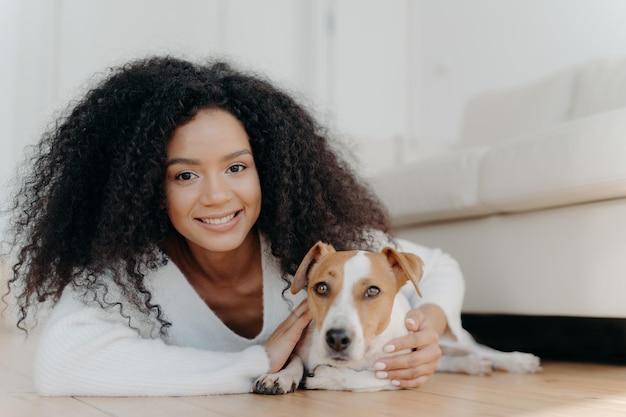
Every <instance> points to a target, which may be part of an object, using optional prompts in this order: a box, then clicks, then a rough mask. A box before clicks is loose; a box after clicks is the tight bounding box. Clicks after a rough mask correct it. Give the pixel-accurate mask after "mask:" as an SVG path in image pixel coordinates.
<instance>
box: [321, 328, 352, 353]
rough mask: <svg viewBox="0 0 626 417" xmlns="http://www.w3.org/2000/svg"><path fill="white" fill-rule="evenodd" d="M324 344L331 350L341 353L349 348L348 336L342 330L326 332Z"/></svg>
mask: <svg viewBox="0 0 626 417" xmlns="http://www.w3.org/2000/svg"><path fill="white" fill-rule="evenodd" d="M326 344H327V345H328V346H329V347H330V348H331V349H332V350H334V351H337V352H341V351H342V350H345V349H346V348H347V347H348V346H350V336H348V334H347V333H346V331H345V330H343V329H330V330H329V331H327V332H326Z"/></svg>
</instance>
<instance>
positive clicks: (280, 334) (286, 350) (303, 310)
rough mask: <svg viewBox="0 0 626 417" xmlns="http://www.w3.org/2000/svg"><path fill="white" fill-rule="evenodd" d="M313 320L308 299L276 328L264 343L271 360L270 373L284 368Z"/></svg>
mask: <svg viewBox="0 0 626 417" xmlns="http://www.w3.org/2000/svg"><path fill="white" fill-rule="evenodd" d="M310 321H311V313H310V312H309V306H308V305H307V303H306V300H304V301H302V302H301V303H300V305H299V306H298V307H296V308H295V309H294V310H293V311H292V312H291V314H289V316H288V317H287V318H286V319H285V321H283V322H282V323H281V324H280V325H279V326H278V327H277V328H276V330H274V333H272V335H271V336H270V337H269V338H268V339H267V341H266V342H265V343H263V347H265V351H266V352H267V356H268V357H269V360H270V370H269V372H268V373H274V372H278V371H280V370H281V369H282V367H283V366H284V365H285V362H287V359H289V355H291V352H293V349H294V347H295V346H296V343H298V340H300V336H302V331H303V330H304V329H305V328H306V326H307V325H308V324H309V322H310Z"/></svg>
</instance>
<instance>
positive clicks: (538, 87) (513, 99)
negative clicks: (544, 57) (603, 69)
mask: <svg viewBox="0 0 626 417" xmlns="http://www.w3.org/2000/svg"><path fill="white" fill-rule="evenodd" d="M573 83H574V71H573V70H567V71H561V72H559V73H557V74H554V75H552V76H550V77H547V78H544V79H542V80H540V81H537V82H535V83H532V84H530V85H524V86H520V87H517V88H514V89H509V90H506V91H501V92H495V93H488V94H483V95H479V96H477V97H475V98H473V99H470V101H469V102H468V104H467V108H466V110H465V114H464V119H463V126H462V128H461V138H460V143H462V144H466V145H475V144H482V145H495V144H498V143H502V142H504V141H506V140H509V139H512V138H515V137H516V136H517V135H519V134H523V133H527V132H530V131H533V130H537V129H541V128H543V127H545V126H549V125H553V124H556V123H560V122H563V121H565V120H567V118H568V116H569V111H570V103H571V97H572V89H573Z"/></svg>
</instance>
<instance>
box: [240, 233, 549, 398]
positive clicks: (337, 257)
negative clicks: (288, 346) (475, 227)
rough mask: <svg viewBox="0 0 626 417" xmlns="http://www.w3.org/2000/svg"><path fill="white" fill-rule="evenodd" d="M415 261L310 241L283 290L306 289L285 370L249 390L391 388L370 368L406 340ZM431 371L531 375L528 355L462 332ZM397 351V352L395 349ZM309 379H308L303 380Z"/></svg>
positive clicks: (418, 264)
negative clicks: (299, 330)
mask: <svg viewBox="0 0 626 417" xmlns="http://www.w3.org/2000/svg"><path fill="white" fill-rule="evenodd" d="M421 277H422V260H421V259H420V258H419V257H418V256H417V255H415V254H413V253H407V252H398V251H396V250H395V249H393V248H391V247H385V248H384V249H383V250H382V251H381V252H380V253H373V252H365V251H339V252H337V251H335V249H334V248H333V247H332V246H330V245H327V244H324V243H322V242H318V243H316V244H315V245H314V246H313V247H312V248H311V249H310V250H309V252H308V253H307V255H306V256H305V257H304V260H303V261H302V263H301V264H300V266H299V267H298V270H297V271H296V273H295V274H294V278H293V281H292V284H291V292H292V293H293V294H296V293H297V292H299V291H300V290H302V289H303V288H305V287H306V289H307V300H308V301H307V302H308V304H309V310H310V311H311V315H312V317H313V320H312V322H311V324H310V325H309V326H308V328H307V330H306V331H305V333H304V335H303V337H302V338H301V340H300V342H299V343H298V345H297V346H296V349H295V352H294V354H293V355H292V357H291V358H290V361H289V363H288V364H287V366H286V367H285V368H283V369H282V370H280V371H279V372H276V373H273V374H266V375H263V376H261V377H259V378H258V379H257V380H256V381H255V382H254V383H253V386H252V391H253V392H256V393H263V394H282V393H287V392H291V391H294V390H295V389H296V388H297V387H298V386H299V385H302V386H304V387H305V388H307V389H329V390H348V391H380V390H389V389H396V387H395V386H394V385H392V384H391V383H390V381H388V380H385V379H379V378H376V377H375V373H374V370H373V367H374V363H375V362H376V361H377V360H378V359H379V358H380V357H382V356H385V355H390V354H389V353H385V352H384V351H383V346H385V344H387V343H388V342H389V341H390V340H392V339H394V338H397V337H400V336H403V335H406V334H407V333H408V330H407V328H406V325H405V322H404V319H405V316H406V314H407V312H408V311H409V310H410V309H411V306H410V305H409V302H408V300H407V299H406V297H405V296H404V295H403V294H402V293H401V292H400V289H401V288H402V287H403V286H404V285H405V284H406V283H407V282H409V281H410V282H411V283H412V284H413V285H414V287H415V290H416V291H417V292H418V294H419V295H420V296H421V293H420V289H419V281H420V279H421ZM442 350H443V352H444V356H443V357H442V358H441V360H440V362H439V368H438V370H439V371H446V372H464V373H470V374H486V373H489V372H491V370H492V367H495V368H502V369H506V370H510V371H517V372H534V371H536V370H538V369H539V360H538V358H536V357H535V356H534V355H530V354H526V353H518V352H511V353H505V352H499V351H496V350H493V349H490V348H487V347H485V346H482V345H479V344H477V343H476V342H475V341H474V340H473V339H472V337H471V336H470V335H469V333H467V332H464V334H462V335H461V337H460V340H458V342H455V343H453V344H450V345H449V346H445V345H442ZM397 353H402V352H396V353H394V354H397ZM305 375H309V377H308V378H304V376H305Z"/></svg>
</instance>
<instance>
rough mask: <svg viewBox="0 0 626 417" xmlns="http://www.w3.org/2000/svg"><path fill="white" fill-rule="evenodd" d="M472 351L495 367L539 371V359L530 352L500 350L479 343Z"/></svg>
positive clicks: (518, 370) (531, 371)
mask: <svg viewBox="0 0 626 417" xmlns="http://www.w3.org/2000/svg"><path fill="white" fill-rule="evenodd" d="M474 352H475V353H476V354H478V355H480V356H482V357H485V358H488V359H489V360H490V361H491V362H492V363H493V367H494V368H495V369H502V370H505V371H508V372H517V373H534V372H539V371H541V361H540V359H539V358H538V357H537V356H535V355H533V354H532V353H524V352H502V351H499V350H496V349H492V348H490V347H488V346H485V345H481V344H479V343H477V344H476V346H475V347H474Z"/></svg>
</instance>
